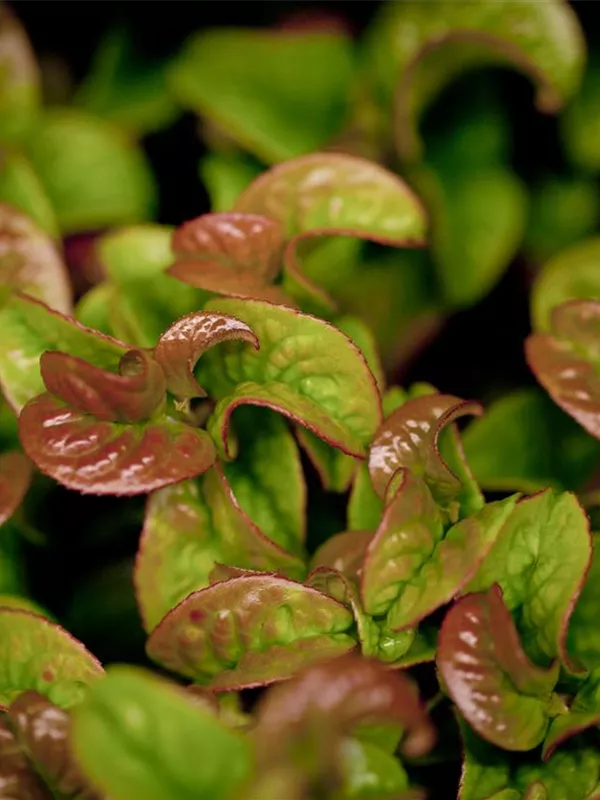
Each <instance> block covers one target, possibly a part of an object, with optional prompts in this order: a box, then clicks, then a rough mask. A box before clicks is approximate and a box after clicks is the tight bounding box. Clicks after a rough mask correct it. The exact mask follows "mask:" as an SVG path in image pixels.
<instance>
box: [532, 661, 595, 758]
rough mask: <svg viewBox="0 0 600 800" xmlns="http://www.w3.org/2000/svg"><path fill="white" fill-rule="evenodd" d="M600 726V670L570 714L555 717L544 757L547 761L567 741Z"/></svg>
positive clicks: (545, 742)
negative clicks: (587, 729) (588, 729)
mask: <svg viewBox="0 0 600 800" xmlns="http://www.w3.org/2000/svg"><path fill="white" fill-rule="evenodd" d="M597 725H600V670H598V669H596V670H594V671H593V672H592V673H591V674H590V675H589V676H588V678H587V680H586V681H585V683H584V684H583V686H582V687H581V689H580V690H579V691H578V692H577V694H576V695H575V698H574V699H573V702H572V703H571V705H570V706H569V712H568V713H567V714H563V715H561V716H558V717H555V718H554V719H553V720H552V724H551V725H550V730H549V731H548V733H547V735H546V738H545V739H544V748H543V751H542V756H543V758H544V759H547V758H548V757H549V756H551V755H552V753H553V752H554V750H555V749H556V748H557V747H559V746H560V745H561V744H563V742H565V741H566V740H567V739H570V738H571V737H572V736H576V735H577V734H579V733H581V732H582V731H584V730H586V728H591V727H595V726H597Z"/></svg>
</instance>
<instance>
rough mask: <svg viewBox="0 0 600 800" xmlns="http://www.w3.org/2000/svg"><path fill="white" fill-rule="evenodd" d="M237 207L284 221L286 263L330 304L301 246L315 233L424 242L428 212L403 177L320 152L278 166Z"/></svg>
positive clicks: (302, 285)
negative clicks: (305, 267)
mask: <svg viewBox="0 0 600 800" xmlns="http://www.w3.org/2000/svg"><path fill="white" fill-rule="evenodd" d="M235 208H236V210H237V211H241V212H244V213H253V214H261V215H264V216H265V217H269V218H270V219H274V220H277V221H278V222H280V223H281V224H282V225H283V226H284V235H285V237H286V240H287V245H286V248H285V253H284V264H285V268H286V271H287V275H288V277H289V278H290V280H291V281H292V283H293V285H294V286H295V287H296V291H300V292H302V293H305V294H306V293H308V295H309V296H312V297H315V298H317V299H318V300H320V302H321V303H324V304H325V305H326V306H329V307H332V302H333V301H332V300H331V298H330V297H329V296H328V295H327V293H326V292H324V291H323V290H322V289H320V288H319V287H318V286H317V285H316V284H315V283H314V282H313V281H311V280H309V278H307V277H306V276H305V275H304V274H303V273H302V271H301V269H300V267H299V265H298V263H297V259H296V249H297V247H298V244H299V242H300V241H301V240H303V239H305V238H307V237H314V236H327V235H329V236H330V235H337V236H354V237H357V238H360V239H368V240H370V241H374V242H380V243H381V244H387V245H390V246H392V247H410V246H416V245H420V244H423V239H424V235H425V227H426V220H425V212H424V209H423V208H422V206H421V203H420V201H419V200H418V199H417V197H416V196H415V195H414V194H413V193H412V191H411V190H410V189H409V188H408V186H407V185H406V184H405V183H403V182H402V181H401V180H400V179H399V178H398V177H396V176H395V175H393V174H392V173H391V172H388V171H387V170H385V169H383V168H382V167H380V166H378V165H377V164H375V163H373V162H370V161H367V160H366V159H362V158H357V157H355V156H349V155H344V154H341V153H315V154H313V155H308V156H302V157H300V158H297V159H294V160H292V161H287V162H286V163H284V164H280V165H278V166H276V167H272V168H271V169H270V170H268V172H265V173H264V174H263V175H261V176H260V177H259V178H257V179H256V180H255V181H254V182H253V183H252V184H251V185H250V186H249V187H248V188H247V189H246V190H245V191H244V192H243V193H242V194H241V196H240V197H239V198H238V200H237V202H236V204H235Z"/></svg>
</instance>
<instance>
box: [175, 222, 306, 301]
mask: <svg viewBox="0 0 600 800" xmlns="http://www.w3.org/2000/svg"><path fill="white" fill-rule="evenodd" d="M283 244H284V242H283V230H282V226H281V225H280V224H279V223H278V222H275V221H274V220H272V219H268V218H267V217H263V216H260V215H257V214H240V213H228V214H225V213H223V214H204V215H203V216H201V217H198V218H197V219H194V220H191V221H190V222H186V223H185V224H184V225H182V226H181V227H180V228H178V229H177V231H176V232H175V236H174V237H173V251H174V253H175V259H176V260H175V263H174V264H172V266H170V267H169V270H168V273H169V275H172V276H173V277H175V278H177V279H178V280H181V281H184V282H185V283H190V284H192V286H196V287H198V288H200V289H205V290H206V291H209V292H216V293H218V294H224V295H227V296H232V297H254V298H257V299H261V300H269V299H271V300H272V302H279V301H281V302H283V303H284V304H285V303H287V304H288V305H289V304H292V301H291V300H290V301H287V298H286V296H285V294H284V293H283V291H282V290H281V289H278V288H277V287H269V286H268V284H269V283H270V282H271V281H272V280H274V279H275V278H276V277H277V275H278V274H279V271H280V269H281V258H282V251H283Z"/></svg>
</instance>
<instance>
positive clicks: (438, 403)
mask: <svg viewBox="0 0 600 800" xmlns="http://www.w3.org/2000/svg"><path fill="white" fill-rule="evenodd" d="M482 411H483V409H482V408H481V406H480V405H479V404H478V403H474V402H469V401H466V400H460V399H459V398H458V397H453V396H452V395H445V394H433V395H425V396H422V397H415V398H413V399H410V400H407V402H405V403H404V404H403V405H402V406H400V408H398V409H396V411H394V412H393V413H392V414H390V416H389V417H387V418H386V419H385V420H384V422H383V424H382V425H381V427H380V428H379V430H378V431H377V433H376V434H375V438H374V439H373V443H372V445H371V449H370V451H369V472H370V473H371V481H372V483H373V486H374V488H375V491H376V492H377V494H378V495H379V497H381V498H382V499H385V496H386V493H387V492H388V490H389V488H390V483H391V481H392V479H393V477H394V475H395V474H396V473H397V472H398V470H400V469H401V468H403V467H406V468H408V469H410V470H412V471H413V472H414V473H415V474H416V475H422V476H423V478H424V480H425V482H426V483H427V485H428V486H429V488H430V489H431V493H432V495H433V497H434V499H435V501H436V503H438V504H439V505H440V506H442V507H444V508H447V509H449V510H451V509H452V508H453V507H454V506H456V504H458V505H459V507H460V508H463V507H464V508H465V509H466V510H470V511H476V510H478V509H479V508H481V506H482V498H481V495H480V493H479V490H478V489H477V484H476V483H475V481H474V479H473V477H472V475H471V474H470V472H469V468H468V466H467V464H466V462H465V459H464V454H463V452H462V448H461V446H460V441H459V439H458V434H457V432H456V430H455V428H454V426H453V427H452V428H450V430H449V436H448V438H447V440H446V446H447V450H446V458H444V457H443V454H442V453H441V452H440V444H441V441H440V435H441V433H442V431H443V429H444V428H445V427H446V426H449V425H451V424H452V423H453V422H454V420H456V419H458V418H459V417H462V416H465V415H466V414H475V415H479V414H481V413H482ZM449 460H451V461H452V463H448V461H449ZM451 513H452V512H451Z"/></svg>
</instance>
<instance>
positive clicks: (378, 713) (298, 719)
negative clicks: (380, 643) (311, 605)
mask: <svg viewBox="0 0 600 800" xmlns="http://www.w3.org/2000/svg"><path fill="white" fill-rule="evenodd" d="M387 722H397V723H400V724H401V725H402V726H403V728H404V729H405V731H406V735H405V739H404V742H403V744H402V751H403V753H405V754H406V755H409V756H413V757H416V756H419V755H423V754H425V753H427V752H428V751H429V750H430V749H431V747H432V746H433V744H434V742H435V738H436V735H435V729H434V728H433V726H432V724H431V722H430V721H429V718H428V717H427V714H426V713H425V710H424V708H423V706H422V705H421V703H420V702H419V695H418V690H417V687H416V685H415V684H414V683H413V681H412V680H411V679H410V678H408V677H407V676H406V675H405V674H403V673H399V672H392V671H390V670H389V669H387V668H386V667H384V666H383V665H382V664H380V663H379V662H378V661H375V660H373V659H367V658H364V657H361V656H358V655H354V654H348V655H345V656H343V657H341V658H337V659H335V660H333V661H329V662H328V663H325V664H318V665H315V666H313V667H311V668H310V669H307V670H305V671H304V672H303V673H302V674H300V675H298V676H297V677H295V678H292V680H290V681H287V682H286V683H283V684H281V685H280V686H275V687H273V688H272V689H270V690H269V692H268V693H267V694H265V695H264V697H263V699H262V700H261V702H260V704H259V706H258V709H257V726H256V730H255V734H256V737H257V740H258V742H259V744H260V746H261V747H263V748H264V747H267V748H271V747H272V748H274V749H279V748H280V747H281V746H282V745H285V743H286V738H288V737H295V736H296V735H297V732H298V729H299V728H301V727H302V726H305V725H308V726H311V725H313V726H317V725H323V726H325V728H326V729H329V730H330V731H331V733H332V734H338V735H340V734H348V733H350V732H352V731H353V730H354V729H355V728H356V727H357V726H358V725H364V724H367V723H368V724H381V723H387Z"/></svg>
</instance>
